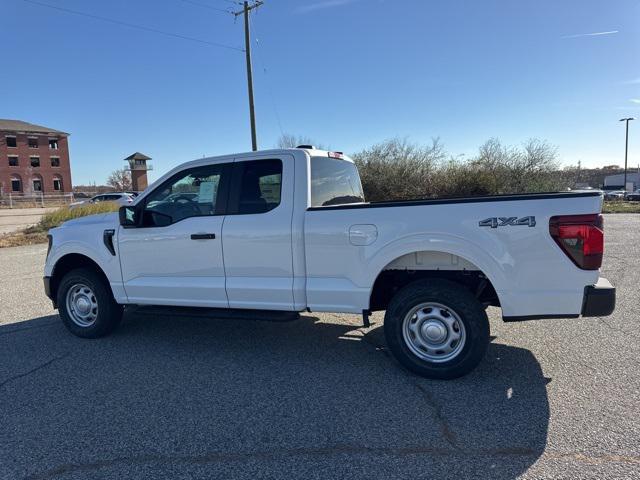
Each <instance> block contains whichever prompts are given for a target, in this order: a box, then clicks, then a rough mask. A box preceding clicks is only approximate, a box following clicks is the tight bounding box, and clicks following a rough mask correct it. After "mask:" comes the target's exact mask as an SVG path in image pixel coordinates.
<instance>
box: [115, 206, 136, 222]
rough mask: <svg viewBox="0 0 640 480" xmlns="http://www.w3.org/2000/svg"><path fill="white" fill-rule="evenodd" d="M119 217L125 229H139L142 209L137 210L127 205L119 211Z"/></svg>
mask: <svg viewBox="0 0 640 480" xmlns="http://www.w3.org/2000/svg"><path fill="white" fill-rule="evenodd" d="M118 215H119V217H120V225H122V226H123V227H125V228H132V227H137V226H138V223H139V221H140V219H139V216H140V209H138V208H136V207H135V206H133V205H125V206H124V207H120V210H118Z"/></svg>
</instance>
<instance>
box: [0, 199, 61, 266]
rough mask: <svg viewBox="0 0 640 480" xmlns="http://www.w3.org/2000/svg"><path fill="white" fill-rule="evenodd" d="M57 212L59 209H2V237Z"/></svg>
mask: <svg viewBox="0 0 640 480" xmlns="http://www.w3.org/2000/svg"><path fill="white" fill-rule="evenodd" d="M55 210H57V208H0V235H2V234H4V233H11V232H15V231H16V230H21V229H23V228H26V227H30V226H32V225H35V224H36V223H38V222H39V221H40V219H41V218H42V217H43V215H44V214H45V213H49V212H53V211H55ZM0 275H1V274H0Z"/></svg>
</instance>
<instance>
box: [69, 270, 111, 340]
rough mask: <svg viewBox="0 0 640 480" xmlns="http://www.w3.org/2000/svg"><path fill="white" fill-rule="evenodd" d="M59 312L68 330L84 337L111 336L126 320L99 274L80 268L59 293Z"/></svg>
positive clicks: (70, 275) (73, 271)
mask: <svg viewBox="0 0 640 480" xmlns="http://www.w3.org/2000/svg"><path fill="white" fill-rule="evenodd" d="M57 303H58V312H59V313H60V318H61V319H62V322H63V323H64V325H65V326H66V327H67V329H68V330H69V331H70V332H71V333H73V334H74V335H77V336H78V337H83V338H98V337H103V336H105V335H108V334H109V333H111V332H112V331H113V330H114V329H115V328H116V327H117V326H118V324H119V323H120V320H121V319H122V312H123V308H122V305H118V304H117V303H116V301H115V300H114V299H113V295H112V294H111V289H110V288H109V286H108V285H107V284H106V281H105V280H103V279H102V277H100V276H99V275H98V274H97V273H96V272H94V271H93V270H89V269H87V268H78V269H76V270H72V271H70V272H69V273H67V274H66V275H65V276H64V277H63V278H62V281H61V282H60V286H59V287H58V291H57Z"/></svg>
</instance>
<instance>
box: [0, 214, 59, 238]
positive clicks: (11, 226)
mask: <svg viewBox="0 0 640 480" xmlns="http://www.w3.org/2000/svg"><path fill="white" fill-rule="evenodd" d="M54 210H57V208H0V235H2V234H4V233H11V232H15V231H16V230H20V229H22V228H26V227H30V226H32V225H35V224H36V223H38V222H39V221H40V219H41V218H42V216H43V215H44V214H45V213H48V212H53V211H54Z"/></svg>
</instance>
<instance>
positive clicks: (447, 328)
mask: <svg viewBox="0 0 640 480" xmlns="http://www.w3.org/2000/svg"><path fill="white" fill-rule="evenodd" d="M384 332H385V337H386V339H387V344H388V346H389V349H390V350H391V353H393V355H394V356H395V357H396V359H397V360H398V361H399V362H400V363H401V364H402V365H404V366H405V367H406V368H407V369H409V370H411V371H412V372H414V373H416V374H418V375H420V376H423V377H426V378H432V379H445V380H448V379H453V378H457V377H461V376H463V375H465V374H467V373H469V372H470V371H471V370H473V369H474V368H475V367H476V366H477V365H478V363H480V361H481V360H482V358H483V357H484V355H485V353H486V350H487V346H488V345H489V320H488V319H487V314H486V313H485V311H484V307H483V305H482V304H481V303H480V302H479V301H478V300H477V299H476V298H475V297H474V296H473V295H472V294H471V292H469V290H467V289H466V288H465V287H463V286H461V285H459V284H456V283H454V282H450V281H447V280H421V281H417V282H414V283H411V284H409V285H407V286H406V287H404V288H403V289H402V290H400V291H399V292H398V293H397V294H396V295H395V296H394V297H393V299H392V300H391V302H390V304H389V307H388V308H387V312H386V315H385V317H384Z"/></svg>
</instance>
